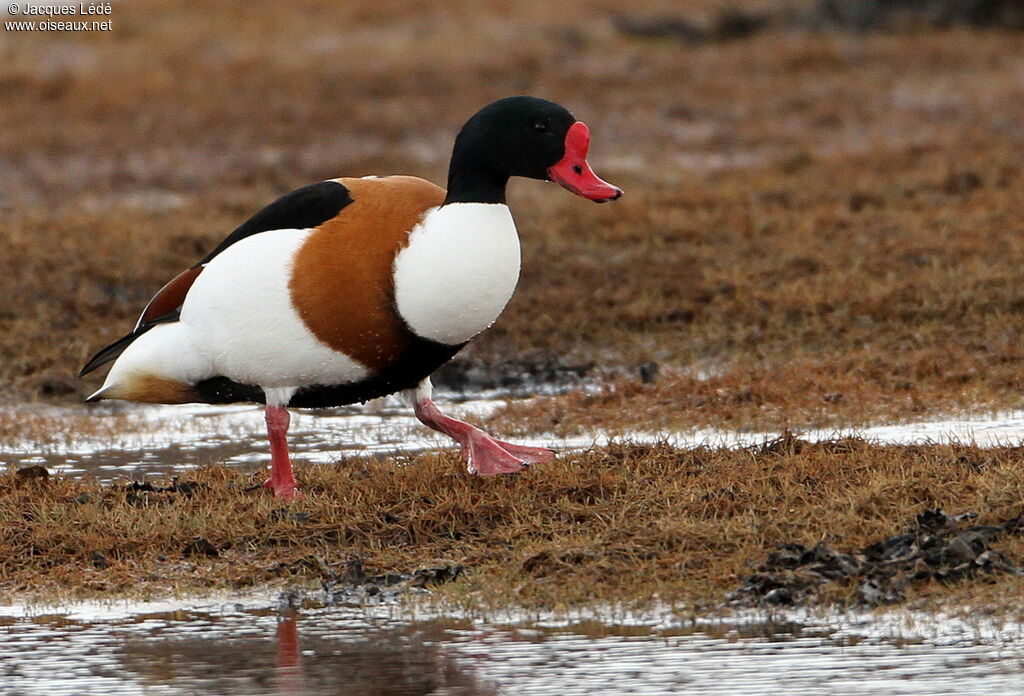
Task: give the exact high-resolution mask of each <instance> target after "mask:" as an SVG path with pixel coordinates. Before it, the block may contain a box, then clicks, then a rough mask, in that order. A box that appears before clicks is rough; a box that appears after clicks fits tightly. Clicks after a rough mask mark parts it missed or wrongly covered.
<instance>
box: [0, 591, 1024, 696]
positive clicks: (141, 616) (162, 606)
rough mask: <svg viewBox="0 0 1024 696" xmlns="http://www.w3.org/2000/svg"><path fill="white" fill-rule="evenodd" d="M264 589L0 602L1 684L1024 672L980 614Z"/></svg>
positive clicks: (965, 676) (858, 683) (460, 682)
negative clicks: (636, 607) (299, 595)
mask: <svg viewBox="0 0 1024 696" xmlns="http://www.w3.org/2000/svg"><path fill="white" fill-rule="evenodd" d="M274 604H275V602H274V601H273V600H272V599H271V598H266V597H264V598H255V599H253V598H249V599H221V600H219V601H194V602H188V601H177V602H165V603H154V604H148V605H146V604H143V605H115V606H107V607H98V606H87V605H86V606H78V607H71V608H68V609H63V610H47V611H39V610H37V611H35V612H27V611H25V610H24V609H23V608H14V607H8V608H6V611H5V608H3V607H0V693H3V694H12V695H13V694H18V695H22V696H29V695H35V694H39V695H40V696H42V695H43V694H76V695H77V694H104V695H106V694H111V695H112V694H196V693H202V694H248V695H252V696H256V695H259V694H288V695H298V694H304V695H305V694H308V695H315V694H376V695H388V694H403V695H413V694H424V695H425V694H451V695H456V694H457V695H462V696H483V695H485V694H486V695H491V694H541V693H543V694H560V695H562V694H565V695H570V694H587V695H592V694H650V695H654V694H674V693H694V694H730V695H733V694H767V693H774V692H778V691H782V692H784V693H786V694H791V695H792V696H800V695H804V694H808V695H809V694H814V695H823V694H844V695H846V694H875V695H877V694H884V695H897V694H944V693H957V694H962V695H964V696H967V695H971V694H978V695H979V696H980V695H982V694H985V695H991V694H996V693H1019V692H1020V689H1021V687H1022V686H1024V633H1022V630H1021V626H1020V625H1018V624H1015V623H1000V622H999V621H995V620H991V619H987V618H983V617H982V618H978V619H972V620H970V621H967V622H965V621H963V620H958V619H952V618H948V617H945V618H943V617H939V618H936V617H935V616H931V615H927V616H926V615H915V614H912V613H910V614H901V613H891V614H884V615H881V616H878V617H873V616H871V615H855V614H854V615H846V614H832V615H826V616H824V617H814V616H813V615H811V614H808V613H793V614H788V615H776V616H774V617H772V616H768V615H753V614H752V615H746V616H741V617H734V618H728V619H710V620H702V621H697V622H694V621H691V620H684V619H677V618H673V617H672V616H671V614H670V613H668V612H665V613H663V614H662V615H660V616H657V615H655V616H634V615H628V614H626V615H620V616H617V617H616V616H614V615H613V614H614V613H613V612H599V613H597V614H594V615H590V616H589V617H587V616H577V617H570V618H565V617H562V618H552V617H534V618H532V619H530V618H526V617H523V616H508V617H491V618H489V619H486V620H485V619H480V618H471V617H466V616H454V617H453V616H448V617H439V616H430V615H425V616H421V617H418V618H417V617H416V616H415V614H414V613H412V612H411V611H410V610H408V609H405V610H403V609H401V608H399V607H397V606H396V607H375V608H364V609H357V608H339V607H328V606H323V605H317V604H316V603H315V602H308V601H307V602H306V603H305V604H304V605H303V606H302V608H300V609H298V610H295V609H288V608H285V609H279V608H275V606H274ZM277 604H278V605H280V603H277ZM5 614H6V615H5Z"/></svg>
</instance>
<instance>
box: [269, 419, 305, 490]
mask: <svg viewBox="0 0 1024 696" xmlns="http://www.w3.org/2000/svg"><path fill="white" fill-rule="evenodd" d="M264 417H265V418H266V421H267V435H268V436H269V437H270V478H269V479H267V481H266V483H264V484H263V485H264V486H265V487H266V488H272V489H274V495H275V496H277V497H278V498H280V499H281V500H285V501H289V502H290V501H292V500H296V499H298V498H302V494H301V493H299V491H298V489H297V488H296V486H295V475H294V474H293V473H292V461H291V459H289V457H288V423H289V422H290V421H291V416H289V415H288V409H286V408H284V407H283V406H270V405H269V404H268V405H267V408H266V410H265V411H264Z"/></svg>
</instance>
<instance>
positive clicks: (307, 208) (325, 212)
mask: <svg viewBox="0 0 1024 696" xmlns="http://www.w3.org/2000/svg"><path fill="white" fill-rule="evenodd" d="M350 203H352V196H351V195H350V194H349V192H348V189H347V188H345V186H344V184H340V183H338V182H337V181H321V182H320V183H318V184H310V185H309V186H303V187H302V188H300V189H296V190H294V191H292V192H291V193H286V194H285V195H283V196H281V197H280V198H278V199H277V200H276V201H274V202H273V203H271V204H270V205H268V206H267V207H266V208H264V209H263V210H261V211H260V212H258V213H256V214H255V215H253V216H252V217H251V218H249V219H248V220H246V221H245V222H243V223H242V224H241V225H240V226H239V227H238V229H236V230H235V231H234V232H232V233H231V234H229V235H228V236H227V238H226V239H225V240H224V241H223V242H221V243H220V244H218V245H217V246H216V247H215V248H214V250H213V251H211V252H210V253H209V254H207V255H206V256H204V257H203V259H202V261H200V262H199V263H197V264H196V266H201V265H202V264H204V263H209V262H210V260H211V259H213V257H214V256H216V255H217V254H219V253H220V252H222V251H224V250H225V249H227V248H228V247H229V246H231V245H232V244H234V243H235V242H237V241H239V240H242V239H245V238H246V237H251V236H253V235H254V234H259V233H260V232H269V231H271V230H305V229H310V228H312V227H316V226H317V225H322V224H323V223H325V222H327V221H328V220H330V219H331V218H332V217H334V216H335V215H337V214H338V213H340V212H341V211H342V209H343V208H344V207H345V206H347V205H349V204H350Z"/></svg>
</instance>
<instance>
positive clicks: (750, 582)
mask: <svg viewBox="0 0 1024 696" xmlns="http://www.w3.org/2000/svg"><path fill="white" fill-rule="evenodd" d="M975 517H976V515H974V514H973V513H967V514H964V515H958V516H956V517H950V516H949V515H947V514H946V513H945V512H943V511H941V510H929V511H927V512H924V513H921V514H920V515H918V516H917V520H916V522H915V524H914V526H913V527H911V528H910V529H909V530H908V531H907V532H906V533H905V534H897V535H895V536H892V537H889V538H888V539H883V540H882V541H879V542H877V543H874V544H870V545H868V546H865V547H864V548H863V549H861V550H860V551H858V552H855V553H842V552H840V551H836V550H835V549H833V548H832V547H831V546H829V545H828V544H825V543H821V544H818V545H817V546H814V547H813V548H807V547H805V546H802V545H800V544H782V545H780V546H779V547H778V549H777V550H776V551H775V552H773V553H772V554H771V555H769V556H768V560H767V561H765V563H764V564H763V565H762V566H761V567H760V568H758V570H757V572H755V573H753V574H752V575H750V576H749V577H748V578H747V579H746V580H745V581H744V583H743V585H742V586H741V587H740V588H739V589H737V590H735V591H734V592H732V593H730V594H729V596H728V601H729V603H730V604H733V605H735V606H746V607H749V606H795V605H800V604H810V603H812V602H813V601H814V600H815V599H816V598H817V597H818V595H819V594H820V593H821V592H822V591H823V590H824V589H826V588H827V587H828V586H829V585H831V584H833V583H834V584H838V585H841V586H849V587H856V590H855V592H854V596H853V602H852V603H853V604H857V605H862V606H879V605H883V604H895V603H898V602H901V601H903V600H904V599H905V597H906V595H905V592H906V590H907V588H909V587H911V586H913V585H916V584H920V583H924V582H927V581H931V580H937V581H939V582H943V583H953V582H958V581H961V580H970V579H973V578H977V577H983V576H985V575H991V574H994V573H1011V574H1014V575H1020V574H1022V573H1024V570H1022V569H1021V568H1020V566H1019V565H1018V564H1017V563H1015V562H1013V561H1011V560H1010V559H1009V558H1007V557H1006V556H1005V555H1004V554H1003V553H1001V552H1000V551H998V550H996V549H993V548H991V547H990V544H991V543H992V542H993V541H995V540H996V539H998V538H999V537H1000V536H1002V535H1004V534H1020V533H1021V532H1022V531H1024V515H1018V516H1017V517H1014V518H1012V519H1009V520H1006V521H1005V522H1002V523H1000V524H995V525H973V526H968V524H967V523H968V522H969V521H970V520H973V519H974V518H975Z"/></svg>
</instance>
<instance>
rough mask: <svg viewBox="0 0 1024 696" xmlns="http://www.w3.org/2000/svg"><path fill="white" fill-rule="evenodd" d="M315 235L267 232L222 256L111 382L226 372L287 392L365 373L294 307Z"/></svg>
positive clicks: (117, 366) (133, 348)
mask: <svg viewBox="0 0 1024 696" xmlns="http://www.w3.org/2000/svg"><path fill="white" fill-rule="evenodd" d="M310 232H311V230H274V231H271V232H261V233H259V234H256V235H253V236H251V237H247V238H246V239H243V240H241V241H239V242H236V243H235V244H232V245H231V246H230V247H228V248H227V249H225V250H224V251H222V252H221V253H220V254H218V255H217V256H215V257H214V258H213V260H212V261H210V262H209V263H208V264H207V265H206V268H204V269H203V272H202V273H200V274H199V277H197V278H196V280H195V282H194V283H193V285H192V287H191V289H190V290H189V292H188V296H187V297H186V299H185V304H184V305H183V306H182V309H181V318H180V320H179V321H178V322H175V323H170V324H161V325H159V326H156V327H154V328H152V329H150V330H149V331H148V332H146V333H145V334H143V335H142V336H140V337H139V338H138V339H136V340H135V342H134V343H132V344H131V345H130V346H129V347H128V349H127V350H126V351H125V352H124V353H123V354H122V355H121V357H119V358H118V359H117V362H115V363H114V367H113V368H112V369H111V371H110V374H109V375H108V376H107V380H106V382H105V384H104V387H106V386H107V385H108V384H109V385H113V384H116V383H117V382H118V381H120V380H122V379H124V378H126V377H127V378H130V377H131V376H133V375H135V374H141V375H154V376H161V377H167V378H169V379H173V380H177V381H181V382H185V383H187V384H191V383H195V382H197V381H200V380H203V379H207V378H209V377H215V376H223V377H228V378H229V379H233V380H235V381H238V382H242V383H244V384H255V385H259V386H261V387H263V388H264V389H272V390H275V394H274V395H275V396H277V397H284V396H285V395H288V396H290V391H289V388H292V389H293V388H296V387H301V386H305V385H313V384H345V383H348V382H354V381H357V380H360V379H362V378H364V377H366V376H367V375H368V374H369V371H368V370H367V369H366V368H365V367H364V366H362V365H360V364H359V363H357V362H355V361H354V360H352V358H350V357H348V356H347V355H345V354H343V353H339V352H337V351H335V350H332V349H331V348H329V347H327V346H325V345H324V344H323V343H321V342H320V341H319V340H318V339H317V338H316V336H314V335H313V333H312V332H311V331H310V330H309V329H308V328H307V327H306V325H305V324H304V323H303V322H302V319H301V318H300V317H299V315H298V314H297V313H296V311H295V309H294V307H293V305H292V302H291V296H290V292H289V289H288V281H289V279H290V277H291V270H292V261H293V259H294V257H295V254H296V252H297V251H298V249H299V247H300V246H301V245H302V243H303V241H305V239H306V237H307V236H308V235H309V233H310Z"/></svg>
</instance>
